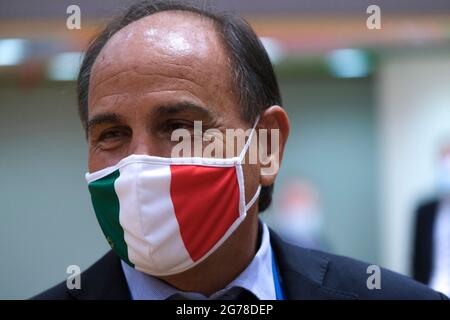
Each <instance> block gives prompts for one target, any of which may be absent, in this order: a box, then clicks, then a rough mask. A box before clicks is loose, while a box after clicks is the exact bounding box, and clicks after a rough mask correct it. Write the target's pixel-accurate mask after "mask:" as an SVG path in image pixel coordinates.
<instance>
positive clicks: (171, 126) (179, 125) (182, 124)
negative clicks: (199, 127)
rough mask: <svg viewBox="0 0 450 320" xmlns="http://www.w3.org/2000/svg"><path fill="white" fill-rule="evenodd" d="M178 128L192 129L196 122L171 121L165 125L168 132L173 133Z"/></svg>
mask: <svg viewBox="0 0 450 320" xmlns="http://www.w3.org/2000/svg"><path fill="white" fill-rule="evenodd" d="M178 129H186V130H189V131H191V130H193V129H194V123H193V122H191V121H171V122H169V123H167V124H166V125H165V130H166V131H167V132H168V133H172V132H173V131H175V130H178Z"/></svg>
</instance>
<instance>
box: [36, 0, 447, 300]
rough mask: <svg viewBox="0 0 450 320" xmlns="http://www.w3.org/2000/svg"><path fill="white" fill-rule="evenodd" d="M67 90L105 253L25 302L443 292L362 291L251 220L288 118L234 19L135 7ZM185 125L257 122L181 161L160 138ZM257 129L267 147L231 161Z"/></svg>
mask: <svg viewBox="0 0 450 320" xmlns="http://www.w3.org/2000/svg"><path fill="white" fill-rule="evenodd" d="M78 89H79V108H80V115H81V120H82V122H83V124H84V127H85V128H86V134H87V138H88V144H89V165H88V166H89V172H90V173H89V174H88V175H87V180H88V182H89V190H90V192H91V196H92V201H93V205H94V209H95V212H96V215H97V218H98V220H99V223H100V226H101V227H102V230H103V232H104V234H105V236H106V237H107V240H108V242H109V243H110V244H111V246H112V248H113V249H114V250H113V251H111V252H109V253H107V254H106V255H105V256H104V257H103V258H101V259H100V260H99V261H98V262H97V263H95V264H94V265H93V266H92V267H91V268H89V269H88V270H87V271H85V272H84V273H82V274H81V289H80V290H76V289H74V290H70V289H67V287H66V283H65V282H64V283H61V284H60V285H57V286H56V287H54V288H52V289H50V290H48V291H47V292H44V293H42V294H40V295H39V296H37V297H36V298H37V299H207V298H209V299H245V300H252V299H358V298H360V299H371V298H387V299H394V298H400V299H402V298H406V299H441V298H443V296H442V295H441V294H439V293H437V292H434V291H432V290H430V289H428V288H426V287H425V286H423V285H421V284H419V283H416V282H414V281H413V280H410V279H408V278H406V277H403V276H401V275H397V274H395V273H393V272H390V271H387V270H382V271H381V274H380V275H379V276H380V279H381V287H380V286H377V287H378V288H375V289H374V288H373V287H372V286H371V285H368V281H367V280H368V277H369V274H368V273H367V270H368V269H367V267H368V265H366V264H364V263H362V262H357V261H354V260H351V259H348V258H344V257H338V256H334V255H329V254H325V253H321V252H317V251H311V250H306V249H302V248H299V247H296V246H293V245H290V244H288V243H285V242H283V241H282V240H281V239H280V238H279V237H278V236H277V235H276V234H275V233H273V232H271V231H269V229H268V228H267V226H266V225H265V224H264V223H263V222H261V221H260V220H259V219H258V213H259V212H261V211H264V210H265V209H266V208H267V207H268V206H269V205H270V202H271V193H272V188H273V184H274V182H275V179H276V176H277V174H278V168H279V162H280V161H281V159H282V155H283V150H284V145H285V143H286V140H287V138H288V134H289V121H288V117H287V115H286V113H285V111H284V110H283V109H282V108H281V107H280V105H281V98H280V93H279V89H278V84H277V81H276V78H275V75H274V72H273V69H272V66H271V64H270V61H269V58H268V56H267V54H266V52H265V50H264V48H263V47H262V45H261V43H260V42H259V40H258V38H257V36H256V35H255V34H254V32H253V31H252V29H251V28H250V27H249V26H248V25H247V24H246V22H245V21H243V20H242V19H240V18H238V17H235V16H233V15H221V14H216V13H212V12H210V11H207V10H201V9H196V8H193V7H190V6H187V5H183V4H174V3H166V2H151V1H145V2H142V3H139V4H137V5H134V6H132V7H131V8H130V9H129V10H127V12H126V13H125V14H124V16H122V17H120V18H118V19H116V20H114V21H113V22H111V23H110V24H109V25H108V26H107V27H106V29H105V30H104V31H103V32H102V33H101V34H100V36H99V37H98V38H97V39H96V40H95V41H94V42H93V43H92V44H91V46H90V47H89V49H88V51H87V53H86V56H85V59H84V61H83V64H82V67H81V70H80V75H79V79H78ZM195 121H202V126H203V129H206V130H209V129H218V132H219V133H222V132H224V131H225V130H226V129H243V130H246V129H250V128H252V127H253V128H255V130H252V131H251V133H250V135H248V138H247V140H246V141H247V142H246V145H245V147H241V148H234V149H231V150H232V151H233V154H232V155H231V156H230V157H226V159H225V160H220V161H219V160H218V162H217V163H213V160H214V159H212V160H211V158H210V159H207V157H203V156H201V157H194V158H188V160H186V163H184V164H183V158H177V157H172V155H173V149H174V147H175V145H176V142H174V141H173V140H172V139H171V138H173V132H174V131H176V130H184V131H187V132H192V130H193V129H192V128H193V127H194V126H195V124H194V122H195ZM261 129H267V130H268V131H267V132H269V135H268V140H273V141H275V142H276V143H275V147H272V145H271V147H270V148H269V147H265V153H266V157H265V161H260V160H259V159H258V161H257V162H256V163H250V162H249V163H247V162H245V161H244V162H242V163H243V164H242V165H241V161H242V160H244V159H246V158H248V157H249V156H248V157H247V152H248V150H249V148H248V145H249V144H250V141H251V140H252V139H257V138H259V137H260V135H261V133H260V132H261V131H260V130H261ZM272 132H273V134H272ZM216 133H217V131H216ZM275 133H276V134H275ZM218 136H220V135H218ZM228 143H229V140H228V139H227V141H225V145H226V146H228V145H229V144H228ZM202 147H203V146H202ZM262 147H263V148H264V146H262ZM205 148H206V147H205ZM228 149H229V148H228ZM228 151H229V150H228ZM233 156H234V157H233ZM218 158H221V157H218ZM236 159H237V160H236ZM270 168H272V170H267V169H270ZM273 168H275V169H273ZM260 186H261V187H262V188H261V189H260ZM167 194H170V197H169V196H167ZM256 199H257V201H254V200H256ZM119 257H120V258H119Z"/></svg>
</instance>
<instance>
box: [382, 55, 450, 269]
mask: <svg viewBox="0 0 450 320" xmlns="http://www.w3.org/2000/svg"><path fill="white" fill-rule="evenodd" d="M378 99H379V100H378V107H379V117H378V123H379V130H378V132H379V147H380V159H379V163H380V184H379V185H380V222H381V224H380V229H379V239H380V248H381V252H380V256H381V261H382V264H383V265H384V266H386V267H389V268H391V269H394V270H396V271H398V272H401V273H406V274H409V272H410V261H411V256H410V250H411V241H412V230H413V216H414V215H413V213H414V209H415V207H416V206H417V204H418V202H419V201H420V200H421V199H423V198H424V197H425V196H427V195H429V194H430V193H431V192H432V191H433V188H434V184H435V177H436V168H435V164H436V152H437V148H438V144H439V142H440V140H442V137H443V136H445V135H446V134H448V133H450V55H448V54H447V55H420V56H419V55H416V56H409V57H407V56H405V55H402V56H399V55H391V56H389V57H386V58H385V59H383V61H382V63H381V68H380V72H379V75H378Z"/></svg>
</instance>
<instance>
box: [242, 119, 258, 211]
mask: <svg viewBox="0 0 450 320" xmlns="http://www.w3.org/2000/svg"><path fill="white" fill-rule="evenodd" d="M258 122H259V115H258V117H257V118H256V120H255V124H254V125H253V128H252V131H251V132H250V135H249V137H248V140H247V142H246V143H245V145H244V148H243V149H242V151H241V154H240V155H239V163H242V161H243V160H244V157H245V154H246V153H247V150H248V148H249V147H250V143H252V139H253V135H254V133H255V131H256V125H257V124H258ZM260 192H261V185H258V189H256V192H255V194H254V195H253V197H252V199H251V200H250V201H249V202H248V203H247V204H246V205H245V212H247V211H248V209H250V208H251V207H252V206H253V204H254V203H255V201H256V200H257V199H258V197H259V194H260Z"/></svg>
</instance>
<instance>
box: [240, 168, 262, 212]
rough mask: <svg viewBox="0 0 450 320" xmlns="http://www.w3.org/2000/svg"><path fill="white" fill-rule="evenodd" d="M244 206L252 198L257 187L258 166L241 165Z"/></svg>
mask: <svg viewBox="0 0 450 320" xmlns="http://www.w3.org/2000/svg"><path fill="white" fill-rule="evenodd" d="M242 169H243V171H244V183H245V202H246V204H247V203H248V202H249V201H250V200H251V199H252V198H253V196H254V194H255V192H256V190H257V188H258V185H259V183H260V182H259V166H258V165H245V164H244V165H243V166H242Z"/></svg>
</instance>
